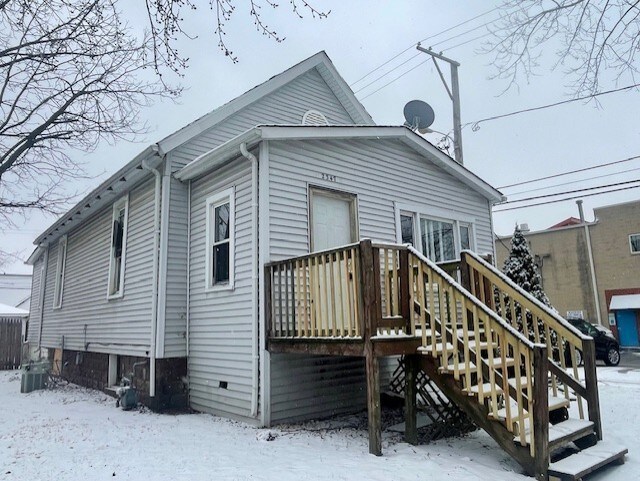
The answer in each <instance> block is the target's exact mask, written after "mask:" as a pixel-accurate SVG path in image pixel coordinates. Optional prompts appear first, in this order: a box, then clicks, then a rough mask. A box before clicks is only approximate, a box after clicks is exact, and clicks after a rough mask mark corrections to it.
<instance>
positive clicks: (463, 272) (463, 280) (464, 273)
mask: <svg viewBox="0 0 640 481" xmlns="http://www.w3.org/2000/svg"><path fill="white" fill-rule="evenodd" d="M467 255H468V254H467V253H466V252H463V253H462V254H461V255H460V284H462V287H464V288H465V289H466V290H467V291H469V292H471V277H470V276H469V263H468V262H467Z"/></svg>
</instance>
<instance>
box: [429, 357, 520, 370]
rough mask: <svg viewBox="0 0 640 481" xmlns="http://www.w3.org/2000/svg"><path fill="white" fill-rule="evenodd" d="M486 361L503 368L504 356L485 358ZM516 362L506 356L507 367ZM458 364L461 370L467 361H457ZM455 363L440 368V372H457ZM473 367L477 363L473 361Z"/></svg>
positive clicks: (496, 367)
mask: <svg viewBox="0 0 640 481" xmlns="http://www.w3.org/2000/svg"><path fill="white" fill-rule="evenodd" d="M485 361H486V362H487V364H489V366H493V367H494V368H495V369H501V368H502V358H499V357H494V358H491V359H485ZM514 363H515V361H514V360H513V358H512V357H507V358H506V365H507V367H511V366H513V365H514ZM457 365H458V370H459V371H464V369H465V363H464V362H459V363H457ZM455 367H456V365H455V364H449V365H448V366H442V367H439V368H438V372H440V373H448V372H455ZM471 367H472V368H475V363H474V362H471Z"/></svg>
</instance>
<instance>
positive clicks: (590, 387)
mask: <svg viewBox="0 0 640 481" xmlns="http://www.w3.org/2000/svg"><path fill="white" fill-rule="evenodd" d="M461 257H462V273H463V274H462V275H463V276H465V277H466V279H465V282H467V283H469V285H470V290H471V293H472V294H473V295H474V296H475V297H477V298H479V299H480V300H481V301H482V302H483V303H484V304H485V305H486V306H487V307H489V308H490V309H491V310H492V311H493V312H495V313H496V314H498V315H499V316H500V317H501V318H502V319H504V320H505V321H506V322H508V323H510V324H511V326H512V327H513V328H514V329H516V330H518V331H519V332H520V333H521V334H522V335H524V336H525V337H527V338H528V339H529V340H530V341H532V342H536V343H542V344H545V345H546V346H547V354H548V357H549V369H550V380H549V382H550V384H551V390H552V393H553V396H554V397H558V396H559V395H560V396H563V397H565V398H566V399H567V400H569V399H570V398H571V396H572V395H575V398H576V401H577V405H578V413H579V416H580V418H581V419H584V418H585V412H584V400H586V402H587V409H588V416H589V420H591V421H593V422H594V425H595V430H596V433H597V435H598V437H601V426H600V414H599V413H600V411H599V400H598V390H597V378H596V364H595V344H594V340H593V339H592V338H591V337H589V336H585V335H584V334H582V333H581V332H580V331H578V330H577V329H576V328H575V327H573V326H572V325H571V324H570V323H569V322H567V321H566V320H565V319H563V318H562V317H561V316H560V315H559V314H558V313H557V312H556V311H554V310H553V309H551V308H549V307H547V306H545V305H544V304H543V303H541V302H539V301H537V300H536V299H534V298H532V297H531V296H530V295H529V294H527V293H526V292H525V291H523V289H522V288H520V287H519V286H518V285H517V284H515V283H514V282H513V281H511V279H509V278H508V277H506V276H505V275H504V274H502V273H501V272H499V271H497V270H496V269H495V268H493V266H491V265H490V264H489V263H487V262H486V261H484V260H483V259H482V258H480V257H479V256H478V255H477V254H475V253H473V252H471V251H464V252H463V253H462V256H461ZM577 350H580V352H581V353H582V358H583V361H584V378H585V379H584V381H585V383H584V384H583V382H582V380H581V379H580V370H579V369H578V359H577V355H576V351H577Z"/></svg>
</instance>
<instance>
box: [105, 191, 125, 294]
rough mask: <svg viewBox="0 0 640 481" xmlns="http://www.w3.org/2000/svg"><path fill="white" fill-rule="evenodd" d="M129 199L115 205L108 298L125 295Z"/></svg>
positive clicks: (121, 200)
mask: <svg viewBox="0 0 640 481" xmlns="http://www.w3.org/2000/svg"><path fill="white" fill-rule="evenodd" d="M128 211H129V199H128V197H124V198H122V199H120V200H119V201H117V202H116V203H115V204H114V205H113V216H112V223H111V225H112V228H111V255H110V260H109V290H108V297H110V298H114V297H122V295H123V293H124V289H123V284H124V267H125V253H126V250H127V216H128Z"/></svg>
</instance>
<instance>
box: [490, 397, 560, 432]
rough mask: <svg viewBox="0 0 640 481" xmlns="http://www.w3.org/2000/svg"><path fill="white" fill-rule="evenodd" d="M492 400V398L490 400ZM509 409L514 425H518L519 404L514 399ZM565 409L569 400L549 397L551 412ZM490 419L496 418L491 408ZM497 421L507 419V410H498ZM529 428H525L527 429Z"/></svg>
mask: <svg viewBox="0 0 640 481" xmlns="http://www.w3.org/2000/svg"><path fill="white" fill-rule="evenodd" d="M489 399H491V398H489ZM509 407H510V409H511V419H512V420H513V422H514V424H516V423H517V422H518V421H517V416H516V413H517V412H518V403H517V402H515V401H514V400H513V399H511V402H510V403H509ZM565 407H569V400H568V399H565V398H563V397H554V396H549V412H551V411H555V410H556V409H561V408H565ZM489 411H490V412H489V417H490V418H494V416H493V412H491V411H492V410H491V408H489ZM524 413H525V414H526V413H527V411H526V410H525V411H524ZM497 419H499V420H500V421H504V420H506V419H507V408H506V407H505V408H501V409H498V416H497ZM526 427H527V426H525V429H526Z"/></svg>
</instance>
